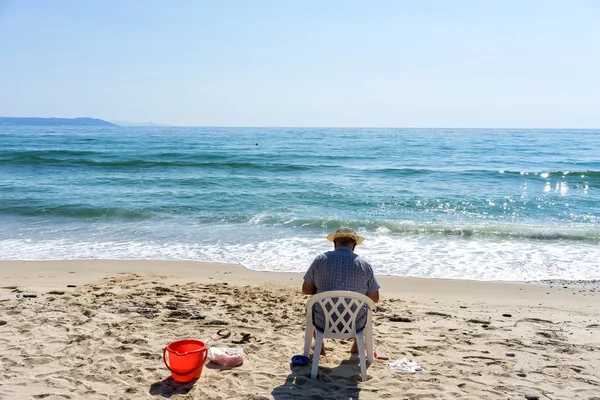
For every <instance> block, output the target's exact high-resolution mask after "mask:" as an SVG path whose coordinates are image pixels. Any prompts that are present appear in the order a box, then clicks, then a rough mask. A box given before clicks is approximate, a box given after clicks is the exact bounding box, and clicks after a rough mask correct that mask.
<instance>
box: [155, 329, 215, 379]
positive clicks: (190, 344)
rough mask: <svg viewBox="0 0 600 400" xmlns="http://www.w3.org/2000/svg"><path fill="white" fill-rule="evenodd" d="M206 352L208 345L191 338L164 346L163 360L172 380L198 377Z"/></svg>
mask: <svg viewBox="0 0 600 400" xmlns="http://www.w3.org/2000/svg"><path fill="white" fill-rule="evenodd" d="M167 353H168V357H167ZM207 354H208V347H206V345H205V344H204V342H201V341H199V340H191V339H188V340H179V341H177V342H173V343H171V344H170V345H168V346H167V347H165V348H164V350H163V361H164V363H165V365H166V367H167V368H168V369H169V371H171V376H172V377H173V379H174V380H176V381H177V382H189V381H193V380H194V379H198V378H200V374H202V367H203V366H204V361H206V356H207ZM167 358H168V360H167Z"/></svg>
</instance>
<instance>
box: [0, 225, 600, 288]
mask: <svg viewBox="0 0 600 400" xmlns="http://www.w3.org/2000/svg"><path fill="white" fill-rule="evenodd" d="M277 236H279V235H277ZM256 237H257V238H258V239H257V240H254V241H253V240H246V241H244V242H239V243H236V242H235V241H232V240H228V241H226V242H224V241H217V242H212V243H211V242H203V243H191V242H182V241H171V242H167V241H165V242H156V241H125V240H122V241H74V240H70V239H49V240H31V239H7V240H1V241H0V254H2V258H3V259H20V260H47V259H96V258H97V259H163V260H198V261H214V262H230V263H239V264H242V265H244V266H246V267H248V268H250V269H255V270H263V271H296V272H301V271H305V270H306V269H307V268H308V266H309V265H310V263H311V262H312V260H313V258H314V257H315V256H316V255H317V254H319V253H321V252H324V251H328V250H330V249H331V248H332V246H331V243H329V242H328V241H327V240H325V239H324V238H323V237H322V236H321V235H319V236H307V237H294V236H291V237H270V238H266V239H261V238H263V237H262V236H260V235H258V236H256ZM356 251H357V253H359V254H360V255H362V256H364V257H365V258H366V259H367V260H369V261H370V262H371V264H372V265H373V268H374V270H375V272H376V273H377V274H380V275H401V276H416V277H432V278H460V279H474V280H505V281H526V280H539V279H584V280H585V279H600V267H599V266H598V263H597V260H598V259H600V247H599V246H597V245H595V244H590V243H578V242H568V243H567V242H562V241H536V240H530V241H514V240H498V241H490V240H489V239H488V240H479V239H473V238H470V239H464V238H456V237H441V238H439V237H437V238H432V237H431V236H391V235H388V234H385V233H375V234H372V235H370V236H369V237H368V238H367V240H365V242H364V244H363V245H361V246H359V247H358V248H357V250H356Z"/></svg>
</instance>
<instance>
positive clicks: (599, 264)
mask: <svg viewBox="0 0 600 400" xmlns="http://www.w3.org/2000/svg"><path fill="white" fill-rule="evenodd" d="M342 226H349V227H352V228H354V229H356V230H357V231H358V233H359V234H360V235H361V236H363V237H364V238H365V240H364V243H363V244H362V245H360V246H358V247H357V249H356V252H357V253H358V254H360V255H361V256H363V257H365V258H366V259H367V260H368V261H369V262H370V263H371V265H372V266H373V269H374V271H375V273H376V274H379V275H399V276H415V277H431V278H457V279H473V280H485V281H494V280H502V281H530V280H543V279H565V280H594V279H600V261H599V260H600V130H545V129H544V130H523V129H369V128H361V129H356V128H183V127H102V128H100V127H94V128H88V127H65V128H62V127H6V126H4V127H0V259H2V260H71V259H135V260H146V259H152V260H198V261H212V262H227V263H239V264H242V265H244V266H245V267H247V268H250V269H253V270H259V271H305V270H306V269H307V268H308V266H309V265H310V263H311V261H312V260H313V259H314V257H315V256H316V255H318V254H319V253H321V252H324V251H327V250H330V249H332V244H331V243H330V242H328V241H327V240H326V238H325V236H326V235H327V234H329V233H332V232H334V231H335V230H336V229H337V228H339V227H342ZM165 272H166V273H168V271H165Z"/></svg>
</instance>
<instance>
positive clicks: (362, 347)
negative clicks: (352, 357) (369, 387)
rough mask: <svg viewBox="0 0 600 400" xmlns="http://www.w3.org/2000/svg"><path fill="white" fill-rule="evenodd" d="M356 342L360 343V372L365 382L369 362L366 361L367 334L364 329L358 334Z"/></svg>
mask: <svg viewBox="0 0 600 400" xmlns="http://www.w3.org/2000/svg"><path fill="white" fill-rule="evenodd" d="M356 344H357V345H358V357H359V358H360V374H361V378H362V381H363V382H366V381H367V363H366V361H365V336H364V331H362V332H358V333H357V334H356Z"/></svg>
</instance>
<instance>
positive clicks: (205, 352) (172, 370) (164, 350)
mask: <svg viewBox="0 0 600 400" xmlns="http://www.w3.org/2000/svg"><path fill="white" fill-rule="evenodd" d="M200 351H204V359H205V360H206V357H207V356H208V347H205V348H203V349H198V350H192V351H186V352H185V353H178V352H176V351H174V352H173V353H175V354H177V355H178V356H185V355H187V354H193V353H198V352H200ZM163 362H164V363H165V367H167V369H168V370H169V371H171V372H172V373H174V374H176V375H182V376H183V375H189V374H191V373H192V372H194V371H196V370H197V369H198V368H200V367H196V368H194V369H192V370H189V371H177V370H174V369H172V368H171V367H169V365H168V364H167V348H166V347H165V348H164V349H163Z"/></svg>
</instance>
